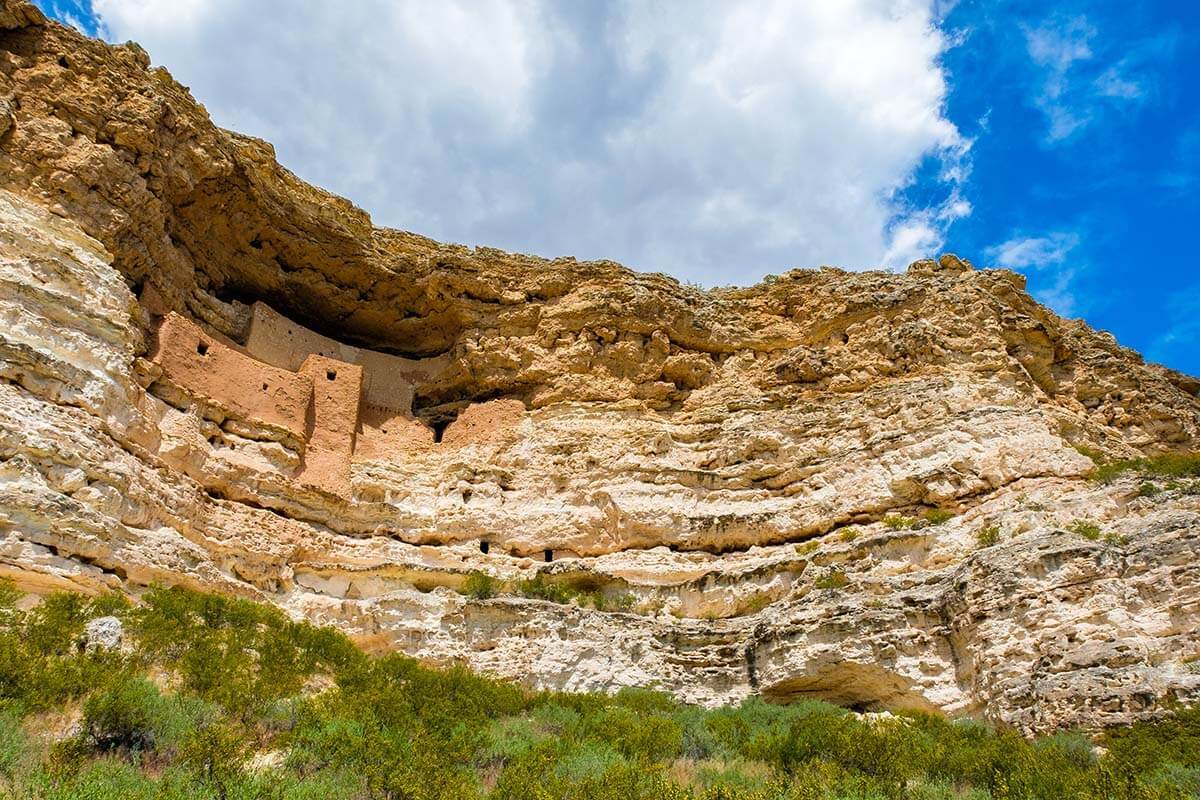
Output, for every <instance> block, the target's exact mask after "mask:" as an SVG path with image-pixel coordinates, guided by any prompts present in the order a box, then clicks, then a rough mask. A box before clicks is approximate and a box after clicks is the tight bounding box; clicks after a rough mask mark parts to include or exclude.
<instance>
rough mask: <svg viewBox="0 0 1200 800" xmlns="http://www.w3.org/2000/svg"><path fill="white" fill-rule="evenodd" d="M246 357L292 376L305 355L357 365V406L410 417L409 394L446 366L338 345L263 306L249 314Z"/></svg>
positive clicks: (258, 304) (440, 362)
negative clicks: (360, 388) (359, 389)
mask: <svg viewBox="0 0 1200 800" xmlns="http://www.w3.org/2000/svg"><path fill="white" fill-rule="evenodd" d="M246 351H247V352H248V353H250V355H252V356H254V357H255V358H257V359H260V360H261V361H265V362H266V363H268V364H273V365H274V366H276V367H281V368H283V369H287V370H292V371H296V370H299V369H300V367H301V365H302V364H303V363H304V360H305V359H306V358H308V356H310V355H319V356H324V357H326V358H332V359H336V360H338V361H343V362H346V363H348V364H358V365H360V366H361V367H362V373H363V378H362V381H363V401H364V402H365V403H367V404H368V405H371V406H376V407H379V408H387V409H393V410H396V411H404V412H411V411H412V403H413V392H414V391H415V388H416V386H417V385H418V384H421V383H423V382H425V381H427V380H429V379H430V378H431V377H432V376H433V375H435V374H436V373H437V372H439V371H440V370H442V369H443V368H444V367H445V366H446V363H447V359H446V358H445V357H441V356H439V357H437V358H423V359H411V358H402V357H400V356H393V355H389V354H388V353H380V352H377V351H375V350H366V349H363V348H361V347H354V346H353V345H348V344H343V343H342V342H339V341H337V340H335V339H330V338H329V337H328V336H322V335H321V334H319V333H317V332H316V331H312V330H309V329H308V328H306V327H304V326H303V325H300V324H298V323H296V322H293V321H292V320H290V319H288V318H287V317H285V316H283V315H282V314H280V313H279V312H277V311H275V310H274V309H273V308H271V307H270V306H268V305H267V304H266V303H263V302H256V303H255V304H254V305H253V307H252V309H251V317H250V332H249V333H248V334H247V336H246Z"/></svg>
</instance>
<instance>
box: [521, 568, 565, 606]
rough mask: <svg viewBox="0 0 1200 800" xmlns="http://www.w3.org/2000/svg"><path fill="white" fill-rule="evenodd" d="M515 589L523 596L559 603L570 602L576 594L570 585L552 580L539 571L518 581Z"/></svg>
mask: <svg viewBox="0 0 1200 800" xmlns="http://www.w3.org/2000/svg"><path fill="white" fill-rule="evenodd" d="M517 591H518V592H519V593H520V594H521V595H522V596H524V597H530V598H533V599H535V600H548V601H550V602H551V603H560V604H566V603H569V602H571V600H573V599H574V598H575V597H576V595H577V594H578V592H577V591H575V590H573V589H572V588H571V587H570V586H567V585H566V584H562V583H558V582H556V581H552V580H550V579H549V578H547V577H546V576H545V575H543V574H542V573H540V572H539V573H538V574H536V575H534V576H533V577H532V578H527V579H525V580H523V581H521V582H520V583H518V584H517Z"/></svg>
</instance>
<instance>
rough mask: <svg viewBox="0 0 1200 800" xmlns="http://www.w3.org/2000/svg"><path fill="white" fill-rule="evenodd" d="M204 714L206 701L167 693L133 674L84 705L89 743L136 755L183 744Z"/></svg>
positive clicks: (112, 750) (84, 722)
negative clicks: (198, 701)
mask: <svg viewBox="0 0 1200 800" xmlns="http://www.w3.org/2000/svg"><path fill="white" fill-rule="evenodd" d="M203 716H204V706H203V704H197V703H190V702H187V700H184V699H181V698H180V699H176V698H167V697H163V696H162V694H161V693H160V692H158V688H157V687H156V686H155V685H154V684H151V682H150V681H149V680H146V679H144V678H133V676H122V678H120V679H118V680H116V681H115V682H114V684H113V685H112V686H109V687H108V688H106V690H103V691H101V692H100V693H97V694H94V696H91V697H89V698H88V700H86V702H85V703H84V706H83V726H84V730H85V733H86V738H88V742H89V744H90V745H91V746H92V747H95V748H96V750H97V751H100V752H104V753H108V752H114V751H120V752H126V753H131V754H133V756H137V754H138V753H142V752H149V751H154V750H158V748H167V747H173V746H175V745H176V744H179V741H180V740H181V739H182V738H184V735H185V734H186V733H187V730H188V729H190V728H192V727H194V726H196V724H197V723H199V722H200V721H202V718H203Z"/></svg>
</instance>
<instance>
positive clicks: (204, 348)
mask: <svg viewBox="0 0 1200 800" xmlns="http://www.w3.org/2000/svg"><path fill="white" fill-rule="evenodd" d="M196 352H197V353H199V354H200V355H202V356H206V355H208V345H207V344H206V343H204V342H200V343H199V344H197V345H196Z"/></svg>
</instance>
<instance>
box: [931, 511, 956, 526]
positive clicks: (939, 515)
mask: <svg viewBox="0 0 1200 800" xmlns="http://www.w3.org/2000/svg"><path fill="white" fill-rule="evenodd" d="M952 519H954V512H952V511H946V510H945V509H942V508H933V509H930V510H929V511H926V512H925V521H926V522H927V523H929V524H930V525H941V524H942V523H943V522H949V521H950V520H952Z"/></svg>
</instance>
